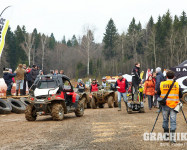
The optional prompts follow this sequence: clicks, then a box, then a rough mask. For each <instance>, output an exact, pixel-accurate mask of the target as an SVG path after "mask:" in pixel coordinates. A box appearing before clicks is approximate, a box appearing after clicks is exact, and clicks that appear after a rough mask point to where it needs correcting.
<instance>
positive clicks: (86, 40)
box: [81, 26, 94, 75]
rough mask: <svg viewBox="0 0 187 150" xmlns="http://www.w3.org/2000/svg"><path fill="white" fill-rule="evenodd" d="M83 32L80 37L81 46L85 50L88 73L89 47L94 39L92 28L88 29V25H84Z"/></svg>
mask: <svg viewBox="0 0 187 150" xmlns="http://www.w3.org/2000/svg"><path fill="white" fill-rule="evenodd" d="M84 32H85V33H86V34H85V35H84V36H83V38H82V42H81V45H82V48H83V49H84V50H86V55H87V75H89V74H90V72H89V70H90V66H89V65H90V49H91V47H92V44H93V41H94V36H93V30H91V29H90V27H89V26H88V27H85V28H84Z"/></svg>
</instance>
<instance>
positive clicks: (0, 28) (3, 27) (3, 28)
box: [0, 17, 9, 57]
mask: <svg viewBox="0 0 187 150" xmlns="http://www.w3.org/2000/svg"><path fill="white" fill-rule="evenodd" d="M8 25H9V21H8V20H7V19H5V18H2V17H1V18H0V57H1V54H2V52H3V48H4V45H5V36H6V32H7V30H8Z"/></svg>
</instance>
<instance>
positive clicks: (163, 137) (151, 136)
mask: <svg viewBox="0 0 187 150" xmlns="http://www.w3.org/2000/svg"><path fill="white" fill-rule="evenodd" d="M143 139H144V141H169V140H172V139H174V140H175V141H187V133H154V132H153V133H147V132H146V133H144V134H143Z"/></svg>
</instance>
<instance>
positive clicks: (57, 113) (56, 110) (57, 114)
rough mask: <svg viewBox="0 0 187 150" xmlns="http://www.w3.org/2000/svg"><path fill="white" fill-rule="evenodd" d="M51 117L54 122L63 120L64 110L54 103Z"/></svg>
mask: <svg viewBox="0 0 187 150" xmlns="http://www.w3.org/2000/svg"><path fill="white" fill-rule="evenodd" d="M51 116H52V118H53V120H55V121H61V120H63V119H64V108H63V106H62V105H61V104H59V103H55V104H53V106H52V111H51Z"/></svg>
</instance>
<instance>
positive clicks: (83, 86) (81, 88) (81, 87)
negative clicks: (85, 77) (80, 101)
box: [77, 84, 85, 93]
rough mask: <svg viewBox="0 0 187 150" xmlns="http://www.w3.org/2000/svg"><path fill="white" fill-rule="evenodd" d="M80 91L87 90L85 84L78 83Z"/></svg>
mask: <svg viewBox="0 0 187 150" xmlns="http://www.w3.org/2000/svg"><path fill="white" fill-rule="evenodd" d="M77 88H78V92H80V93H83V92H84V91H85V84H82V86H81V85H79V84H77Z"/></svg>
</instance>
